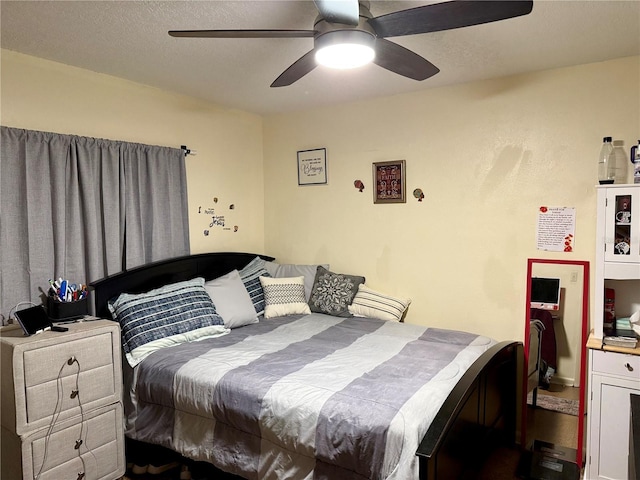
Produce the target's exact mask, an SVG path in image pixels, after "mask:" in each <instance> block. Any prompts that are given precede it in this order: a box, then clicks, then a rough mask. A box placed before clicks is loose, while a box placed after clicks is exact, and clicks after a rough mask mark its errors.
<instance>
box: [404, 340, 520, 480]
mask: <svg viewBox="0 0 640 480" xmlns="http://www.w3.org/2000/svg"><path fill="white" fill-rule="evenodd" d="M522 356H523V347H522V343H521V342H501V343H498V344H496V345H494V346H493V347H492V348H490V349H489V350H487V351H486V352H485V353H484V354H483V355H482V356H481V357H480V358H478V360H476V362H475V363H474V364H473V365H472V366H471V368H470V369H469V370H468V371H467V372H466V373H465V374H464V376H463V377H462V378H461V379H460V381H459V382H458V384H457V385H456V387H455V388H454V389H453V391H452V392H451V393H450V394H449V397H448V398H447V400H446V401H445V403H444V404H443V405H442V408H441V409H440V411H439V412H438V414H437V415H436V417H435V419H434V421H433V423H432V424H431V426H430V427H429V430H427V433H426V435H425V436H424V438H423V439H422V442H421V443H420V446H419V447H418V451H417V452H416V455H418V457H419V462H420V479H421V480H427V479H428V480H443V479H454V478H455V479H458V478H473V476H474V472H475V473H477V472H478V470H479V468H480V466H481V465H482V462H483V460H484V459H485V458H486V457H487V455H488V453H489V452H490V451H492V450H493V449H495V448H496V447H498V446H502V445H507V446H513V445H514V443H515V439H516V438H515V437H516V409H517V395H518V385H517V382H518V380H517V379H518V365H521V363H520V362H521V361H522Z"/></svg>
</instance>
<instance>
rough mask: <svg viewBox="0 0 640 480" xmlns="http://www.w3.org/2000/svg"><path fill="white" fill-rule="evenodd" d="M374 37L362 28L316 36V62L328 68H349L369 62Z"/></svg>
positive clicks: (372, 50)
mask: <svg viewBox="0 0 640 480" xmlns="http://www.w3.org/2000/svg"><path fill="white" fill-rule="evenodd" d="M375 40H376V39H375V37H374V36H373V35H371V34H370V33H368V32H364V31H362V30H338V31H333V32H327V33H325V34H324V35H322V36H320V37H318V38H316V41H315V50H316V62H318V63H319V64H320V65H324V66H325V67H329V68H337V69H349V68H357V67H361V66H363V65H366V64H367V63H371V62H372V61H373V59H374V58H375V50H374V48H373V47H374V45H375Z"/></svg>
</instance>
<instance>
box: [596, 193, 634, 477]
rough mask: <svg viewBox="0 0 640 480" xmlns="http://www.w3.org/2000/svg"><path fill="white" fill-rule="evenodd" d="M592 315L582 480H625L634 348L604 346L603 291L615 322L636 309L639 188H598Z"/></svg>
mask: <svg viewBox="0 0 640 480" xmlns="http://www.w3.org/2000/svg"><path fill="white" fill-rule="evenodd" d="M597 215H598V218H597V224H596V225H597V227H596V228H597V240H596V248H597V250H596V264H595V290H594V292H595V311H594V312H593V315H592V319H593V332H592V335H591V337H590V338H589V342H588V343H587V347H589V397H588V407H587V415H588V423H587V457H586V465H585V478H589V479H609V480H611V479H617V480H625V479H627V478H629V454H630V448H629V425H630V395H631V394H633V393H635V394H640V346H638V347H637V348H635V349H630V348H621V347H613V346H604V345H603V342H602V338H603V336H604V323H605V322H604V290H605V288H613V289H614V290H615V294H616V297H615V312H616V316H617V317H618V318H620V317H628V316H630V315H631V314H632V313H634V312H635V311H637V310H640V185H607V186H600V187H598V206H597Z"/></svg>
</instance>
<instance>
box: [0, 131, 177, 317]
mask: <svg viewBox="0 0 640 480" xmlns="http://www.w3.org/2000/svg"><path fill="white" fill-rule="evenodd" d="M0 140H1V141H0V144H1V148H0V261H1V268H0V313H1V314H2V315H4V317H5V318H6V317H8V314H9V312H10V311H11V310H12V309H14V308H15V307H16V305H18V304H19V303H20V302H33V303H36V304H38V303H40V302H41V300H42V296H43V294H45V293H46V291H47V288H48V280H49V279H50V278H57V277H64V278H68V279H69V280H72V281H74V282H76V283H78V282H79V283H89V282H91V281H94V280H97V279H100V278H102V277H104V276H107V275H111V274H114V273H117V272H119V271H121V270H123V269H125V268H130V267H133V266H136V265H141V264H143V263H147V262H150V261H156V260H161V259H164V258H169V257H173V256H178V255H186V254H188V253H189V233H188V216H187V191H186V173H185V165H184V154H183V152H182V150H180V149H174V148H167V147H155V146H148V145H140V144H131V143H125V142H116V141H110V140H102V139H95V138H86V137H77V136H71V135H60V134H55V133H48V132H36V131H29V130H21V129H15V128H9V127H1V138H0Z"/></svg>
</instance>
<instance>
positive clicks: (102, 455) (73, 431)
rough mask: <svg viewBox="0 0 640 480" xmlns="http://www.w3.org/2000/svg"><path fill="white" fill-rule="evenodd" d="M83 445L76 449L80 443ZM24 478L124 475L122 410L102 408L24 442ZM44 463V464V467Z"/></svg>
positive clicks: (47, 479)
mask: <svg viewBox="0 0 640 480" xmlns="http://www.w3.org/2000/svg"><path fill="white" fill-rule="evenodd" d="M80 439H81V440H82V444H81V445H80V446H79V448H78V449H76V448H75V447H76V443H77V442H78V440H80ZM21 455H22V478H23V479H32V478H36V476H37V475H38V473H39V474H40V476H39V477H38V478H39V479H40V480H60V479H72V480H75V479H76V478H78V474H79V473H81V472H84V473H85V477H84V478H86V479H92V480H93V479H95V480H111V479H116V478H119V477H120V476H121V475H123V474H124V472H125V458H124V434H123V431H122V406H121V404H120V403H117V404H113V405H109V406H106V407H102V408H99V409H95V410H92V411H90V412H88V413H85V414H84V415H82V416H78V417H73V418H70V419H68V420H66V421H64V422H60V423H57V424H56V425H55V426H54V428H53V430H52V431H51V433H48V429H43V430H39V431H38V432H36V433H34V434H32V435H29V436H27V437H24V438H23V439H22V453H21ZM43 462H44V464H43Z"/></svg>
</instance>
